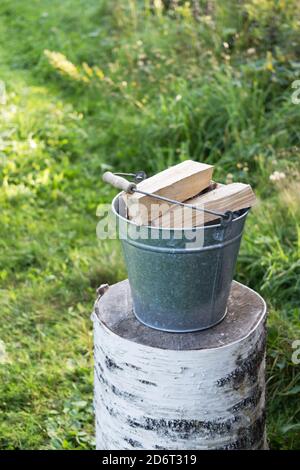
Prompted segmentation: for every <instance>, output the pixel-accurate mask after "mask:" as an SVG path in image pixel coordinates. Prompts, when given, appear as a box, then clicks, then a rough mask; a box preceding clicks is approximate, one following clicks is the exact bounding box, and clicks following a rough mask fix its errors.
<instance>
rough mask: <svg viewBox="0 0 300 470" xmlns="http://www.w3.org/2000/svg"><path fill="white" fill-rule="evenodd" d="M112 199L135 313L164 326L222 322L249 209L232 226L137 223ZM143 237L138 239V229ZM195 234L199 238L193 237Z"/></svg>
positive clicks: (188, 328)
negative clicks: (164, 226) (172, 226)
mask: <svg viewBox="0 0 300 470" xmlns="http://www.w3.org/2000/svg"><path fill="white" fill-rule="evenodd" d="M120 201H121V199H120V195H118V196H117V197H116V198H115V199H114V201H113V203H112V206H113V212H114V214H115V215H116V216H117V220H118V225H119V233H120V235H121V236H120V238H121V241H122V246H123V251H124V256H125V262H126V267H127V271H128V279H129V283H130V287H131V293H132V299H133V308H134V313H135V315H136V317H137V318H138V319H139V320H140V321H141V322H142V323H144V324H145V325H147V326H149V327H151V328H156V329H159V330H163V331H170V332H178V333H182V332H192V331H198V330H203V329H205V328H209V327H211V326H213V325H215V324H217V323H219V322H220V321H221V320H222V319H223V318H224V316H225V315H226V304H227V300H228V296H229V292H230V286H231V282H232V279H233V275H234V270H235V264H236V259H237V256H238V252H239V247H240V241H241V237H242V233H243V228H244V224H245V220H246V217H247V214H248V212H249V210H248V209H245V210H243V211H240V215H239V216H238V217H237V218H236V219H234V220H233V221H232V223H230V224H229V225H228V226H226V227H223V226H221V225H220V224H217V225H208V226H202V227H196V228H194V229H191V228H190V229H162V228H153V227H146V226H141V227H138V226H137V225H135V224H134V223H132V222H131V221H130V220H127V219H126V218H125V217H123V215H122V209H123V207H122V205H121V204H119V202H120ZM137 231H138V232H139V235H140V238H136V232H137ZM193 239H194V241H192V240H193Z"/></svg>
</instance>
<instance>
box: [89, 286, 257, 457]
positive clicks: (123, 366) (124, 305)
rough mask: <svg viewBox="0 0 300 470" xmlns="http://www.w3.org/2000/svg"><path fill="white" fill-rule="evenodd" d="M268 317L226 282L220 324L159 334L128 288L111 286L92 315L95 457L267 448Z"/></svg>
mask: <svg viewBox="0 0 300 470" xmlns="http://www.w3.org/2000/svg"><path fill="white" fill-rule="evenodd" d="M183 314H184V312H183ZM265 318H266V305H265V302H264V300H263V299H262V298H261V297H260V296H259V295H258V294H256V293H255V292H254V291H252V290H251V289H249V288H247V287H245V286H243V285H241V284H239V283H236V282H233V284H232V289H231V294H230V298H229V303H228V313H227V316H226V317H225V319H224V320H223V321H222V322H221V323H220V324H218V325H216V326H215V327H213V328H210V329H208V330H204V331H199V332H196V333H184V334H178V333H165V332H161V331H157V330H153V329H150V328H148V327H146V326H144V325H142V324H141V323H140V322H139V321H138V320H137V319H136V318H135V316H134V314H133V312H132V300H131V294H130V288H129V284H128V281H123V282H121V283H118V284H115V285H114V286H111V287H110V288H109V289H108V291H107V292H106V293H105V294H104V295H103V297H102V298H100V299H98V301H97V302H96V304H95V310H94V313H93V321H94V341H95V348H94V354H95V399H94V406H95V414H96V445H97V449H122V450H124V449H133V448H135V449H166V450H169V449H170V450H172V449H181V450H183V449H264V448H266V436H265V412H264V407H265V377H264V374H265Z"/></svg>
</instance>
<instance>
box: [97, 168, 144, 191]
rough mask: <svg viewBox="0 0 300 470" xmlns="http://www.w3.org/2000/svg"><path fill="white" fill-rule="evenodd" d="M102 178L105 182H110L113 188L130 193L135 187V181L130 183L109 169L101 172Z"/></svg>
mask: <svg viewBox="0 0 300 470" xmlns="http://www.w3.org/2000/svg"><path fill="white" fill-rule="evenodd" d="M102 179H103V181H104V182H105V183H108V184H111V185H112V186H114V187H115V188H118V189H121V190H122V191H125V193H132V192H133V189H135V188H136V184H135V183H131V182H130V181H127V180H126V179H125V178H122V177H121V176H117V175H114V174H113V173H111V171H106V172H105V173H104V174H103V176H102Z"/></svg>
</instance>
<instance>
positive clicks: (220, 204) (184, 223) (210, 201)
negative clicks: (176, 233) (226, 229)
mask: <svg viewBox="0 0 300 470" xmlns="http://www.w3.org/2000/svg"><path fill="white" fill-rule="evenodd" d="M255 202H256V198H255V195H254V193H253V191H252V189H251V186H250V185H249V184H244V183H231V184H227V185H220V184H218V185H217V187H216V189H213V190H212V191H209V192H207V193H205V194H203V195H200V196H198V197H194V198H192V199H189V200H187V201H185V203H186V204H191V205H194V206H197V207H201V208H204V209H209V210H214V211H217V212H226V211H227V210H230V211H233V212H234V211H239V210H240V209H245V208H248V207H252V206H253V205H254V204H255ZM215 219H216V216H215V215H213V214H208V213H205V212H198V211H195V210H192V209H189V208H184V209H183V208H182V207H180V206H176V205H174V206H172V207H171V209H170V211H168V212H166V213H165V214H163V215H162V216H161V217H159V218H158V219H156V220H155V221H153V225H154V226H156V227H158V226H159V227H164V228H165V227H170V226H171V227H176V228H180V227H196V226H200V225H203V224H205V223H207V222H210V221H212V220H215Z"/></svg>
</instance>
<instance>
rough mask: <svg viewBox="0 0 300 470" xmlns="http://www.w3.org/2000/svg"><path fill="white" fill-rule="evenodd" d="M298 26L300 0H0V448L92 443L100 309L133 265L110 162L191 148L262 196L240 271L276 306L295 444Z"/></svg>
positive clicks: (280, 441) (179, 154) (278, 393)
mask: <svg viewBox="0 0 300 470" xmlns="http://www.w3.org/2000/svg"><path fill="white" fill-rule="evenodd" d="M174 5H175V7H174ZM176 5H177V6H176ZM299 25H300V15H299V8H298V2H297V1H296V0H259V1H258V0H245V1H233V0H224V1H216V2H211V1H199V2H198V1H193V2H191V3H190V4H189V3H186V2H182V1H178V2H172V1H169V2H167V1H165V2H161V1H158V0H156V1H154V2H151V1H150V0H148V1H134V0H120V1H119V0H118V1H117V0H64V1H63V2H61V1H59V0H51V1H50V0H31V1H30V2H24V1H21V0H2V1H1V5H0V79H1V81H2V89H3V83H4V84H5V90H6V92H5V93H4V92H3V93H2V94H1V96H0V99H1V104H0V123H1V124H0V184H1V187H0V211H1V212H0V216H1V219H0V220H1V223H0V232H1V237H0V283H1V285H0V318H1V322H0V340H1V342H0V448H1V449H89V448H93V445H94V425H93V414H92V395H93V390H92V381H93V376H92V374H93V372H92V371H93V363H92V324H91V321H90V312H91V310H92V305H93V301H94V298H95V288H96V286H98V285H99V284H101V283H102V282H108V283H113V282H115V281H117V280H120V279H122V278H124V277H125V275H126V274H125V269H124V265H123V262H122V258H121V255H120V248H119V245H118V244H117V243H116V242H101V243H99V242H98V241H97V239H96V234H95V228H96V224H97V218H96V209H97V205H98V204H99V203H101V202H109V201H110V200H111V198H112V196H113V194H114V192H113V191H112V190H111V189H110V188H109V187H107V186H105V185H103V184H102V183H101V180H100V175H101V172H102V171H103V170H104V169H106V168H112V169H113V170H119V171H122V170H123V171H134V170H137V169H144V170H146V171H147V172H148V173H149V174H151V173H154V172H157V171H159V170H161V169H163V168H165V167H166V166H167V165H170V164H173V163H176V162H179V161H180V160H182V159H186V158H192V159H195V160H199V161H206V162H208V163H214V164H215V165H216V170H215V176H216V179H217V180H219V181H226V180H227V181H229V180H233V181H244V182H250V183H251V184H252V185H253V187H254V189H255V191H256V193H257V195H258V198H259V204H258V205H257V207H256V208H255V209H254V210H253V211H252V212H251V215H250V216H249V219H248V223H247V227H246V230H245V236H244V240H243V243H242V248H241V254H240V257H239V263H238V268H237V274H236V278H237V279H238V280H240V281H241V282H244V283H246V284H247V285H249V286H250V287H252V288H254V289H256V290H258V291H259V292H260V293H261V294H262V295H263V296H264V297H265V298H266V300H267V303H268V306H269V321H268V333H269V336H268V376H267V380H268V410H267V412H268V435H269V442H270V447H271V448H274V449H295V448H299V447H300V433H299V429H300V407H299V393H300V365H295V364H293V363H292V359H291V358H292V353H293V347H292V343H293V340H295V339H300V321H299V294H300V260H299V253H300V223H299V220H300V219H299V216H300V209H299V208H300V178H299V156H300V130H299V123H300V121H299V116H300V105H297V104H293V103H292V100H291V96H292V93H293V91H295V90H293V88H292V83H293V81H294V80H296V79H299V78H300V42H299ZM276 172H277V173H276ZM270 175H273V176H272V177H271V180H270ZM274 175H275V176H274ZM278 175H279V176H278Z"/></svg>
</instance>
